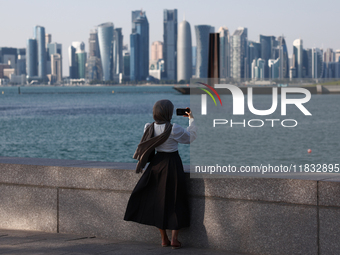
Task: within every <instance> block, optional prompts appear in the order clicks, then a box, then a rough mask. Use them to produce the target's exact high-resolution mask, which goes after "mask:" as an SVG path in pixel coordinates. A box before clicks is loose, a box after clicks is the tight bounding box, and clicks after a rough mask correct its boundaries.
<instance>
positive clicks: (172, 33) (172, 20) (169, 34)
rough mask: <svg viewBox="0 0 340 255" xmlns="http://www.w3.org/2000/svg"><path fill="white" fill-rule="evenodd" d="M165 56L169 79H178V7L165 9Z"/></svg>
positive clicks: (166, 71)
mask: <svg viewBox="0 0 340 255" xmlns="http://www.w3.org/2000/svg"><path fill="white" fill-rule="evenodd" d="M163 26H164V34H163V39H164V45H163V58H164V68H165V77H166V79H167V80H176V79H177V9H174V10H164V16H163Z"/></svg>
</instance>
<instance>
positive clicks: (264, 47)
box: [260, 35, 275, 78]
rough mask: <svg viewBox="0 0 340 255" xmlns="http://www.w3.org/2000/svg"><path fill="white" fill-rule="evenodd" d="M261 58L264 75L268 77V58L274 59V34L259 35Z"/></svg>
mask: <svg viewBox="0 0 340 255" xmlns="http://www.w3.org/2000/svg"><path fill="white" fill-rule="evenodd" d="M260 44H261V58H262V59H263V60H264V62H265V64H264V77H265V78H269V66H268V60H269V59H274V58H275V56H274V53H273V51H274V46H275V36H265V35H260Z"/></svg>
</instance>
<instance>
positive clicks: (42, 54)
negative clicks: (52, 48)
mask: <svg viewBox="0 0 340 255" xmlns="http://www.w3.org/2000/svg"><path fill="white" fill-rule="evenodd" d="M34 32H35V36H34V37H35V39H36V40H37V49H38V50H37V52H38V76H39V78H40V79H41V80H46V46H45V28H44V27H42V26H35V29H34Z"/></svg>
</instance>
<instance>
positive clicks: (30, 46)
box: [26, 39, 38, 79]
mask: <svg viewBox="0 0 340 255" xmlns="http://www.w3.org/2000/svg"><path fill="white" fill-rule="evenodd" d="M26 70H27V71H26V73H27V79H30V78H32V77H34V76H38V47H37V40H35V39H28V40H27V50H26Z"/></svg>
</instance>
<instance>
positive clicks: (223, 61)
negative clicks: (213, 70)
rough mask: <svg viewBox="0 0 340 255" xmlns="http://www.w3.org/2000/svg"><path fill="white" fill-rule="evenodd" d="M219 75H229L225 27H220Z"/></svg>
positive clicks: (227, 42) (227, 37) (226, 29)
mask: <svg viewBox="0 0 340 255" xmlns="http://www.w3.org/2000/svg"><path fill="white" fill-rule="evenodd" d="M218 32H219V33H220V77H221V78H228V77H229V71H230V68H229V62H230V60H229V30H228V28H226V27H220V29H219V30H218Z"/></svg>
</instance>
